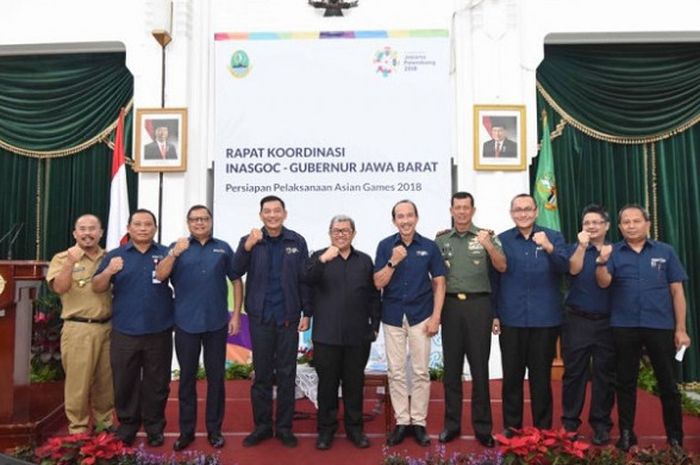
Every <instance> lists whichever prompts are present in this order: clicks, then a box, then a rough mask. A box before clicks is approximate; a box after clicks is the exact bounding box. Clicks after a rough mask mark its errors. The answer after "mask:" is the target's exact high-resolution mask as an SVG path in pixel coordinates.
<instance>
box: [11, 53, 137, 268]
mask: <svg viewBox="0 0 700 465" xmlns="http://www.w3.org/2000/svg"><path fill="white" fill-rule="evenodd" d="M132 95H133V77H132V76H131V73H130V72H129V70H128V69H127V68H126V66H125V54H124V53H123V52H122V53H90V54H67V55H33V56H8V57H0V194H1V195H2V199H3V201H2V206H1V210H0V237H1V236H2V235H3V234H4V233H5V232H6V231H8V230H9V229H10V228H11V227H12V226H13V225H18V224H22V225H23V229H22V231H21V232H20V234H19V235H18V237H17V242H16V243H15V244H14V246H13V247H12V256H13V258H15V259H41V260H48V259H50V258H51V256H52V255H53V254H54V253H56V252H57V251H59V250H62V249H65V248H66V247H68V246H69V245H70V244H71V243H72V242H73V238H72V229H73V222H74V221H75V218H76V217H77V216H79V215H80V214H83V213H88V212H89V213H94V214H96V215H97V216H98V217H100V218H101V219H102V220H103V222H105V223H106V220H107V216H108V212H109V185H110V178H111V164H112V149H111V148H110V147H109V146H108V145H107V143H108V142H109V141H110V140H111V139H112V138H113V137H114V134H113V133H114V131H113V126H114V123H115V122H116V119H117V117H118V115H119V111H120V109H121V108H124V107H129V108H130V101H131V98H132ZM132 121H133V117H132V112H131V111H129V112H128V113H127V115H126V118H125V129H126V131H125V146H126V147H127V148H129V147H131V140H132V130H131V128H132ZM128 152H129V149H127V156H130V153H128ZM127 184H128V190H129V200H130V205H131V206H132V207H134V208H135V206H136V205H137V198H136V195H137V175H136V173H135V172H134V171H133V170H132V169H130V168H128V169H127ZM104 226H105V229H106V226H107V225H106V224H104ZM103 244H104V240H103ZM7 252H8V242H7V241H4V242H3V243H2V244H0V259H2V258H6V257H7Z"/></svg>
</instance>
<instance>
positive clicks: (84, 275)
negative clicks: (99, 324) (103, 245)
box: [46, 249, 112, 319]
mask: <svg viewBox="0 0 700 465" xmlns="http://www.w3.org/2000/svg"><path fill="white" fill-rule="evenodd" d="M104 255H105V251H104V250H102V249H99V252H98V253H97V256H96V257H95V259H94V260H93V259H92V258H90V257H89V256H88V255H87V254H84V255H83V256H82V258H81V259H80V260H79V261H78V262H76V263H75V265H73V276H72V279H73V283H72V285H71V288H70V289H69V290H68V292H65V293H63V294H61V305H62V310H61V318H63V319H66V318H71V317H80V318H95V319H104V318H108V317H109V316H110V315H111V314H112V296H111V295H110V294H109V292H101V293H99V294H98V293H95V292H92V277H93V275H94V274H95V270H97V266H98V265H99V264H100V260H102V257H104ZM67 259H68V251H63V252H59V253H57V254H56V255H54V256H53V258H52V259H51V263H50V264H49V270H48V272H47V274H46V281H47V282H48V283H49V284H51V282H52V281H53V280H54V279H56V276H58V274H59V273H60V272H61V269H63V265H64V264H65V263H66V260H67Z"/></svg>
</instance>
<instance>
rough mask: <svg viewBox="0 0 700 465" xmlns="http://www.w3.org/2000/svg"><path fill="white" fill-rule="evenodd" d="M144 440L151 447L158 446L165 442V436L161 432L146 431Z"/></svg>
mask: <svg viewBox="0 0 700 465" xmlns="http://www.w3.org/2000/svg"><path fill="white" fill-rule="evenodd" d="M146 442H147V443H148V445H149V446H151V447H160V446H162V445H163V443H164V442H165V436H163V433H148V437H147V439H146Z"/></svg>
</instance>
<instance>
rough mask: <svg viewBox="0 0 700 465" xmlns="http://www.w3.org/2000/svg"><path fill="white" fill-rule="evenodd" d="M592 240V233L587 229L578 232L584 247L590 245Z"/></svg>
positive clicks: (579, 241) (580, 242) (579, 240)
mask: <svg viewBox="0 0 700 465" xmlns="http://www.w3.org/2000/svg"><path fill="white" fill-rule="evenodd" d="M590 242H591V235H590V233H588V232H586V231H581V232H580V233H578V243H579V244H581V245H582V246H583V247H584V248H586V247H588V244H589V243H590Z"/></svg>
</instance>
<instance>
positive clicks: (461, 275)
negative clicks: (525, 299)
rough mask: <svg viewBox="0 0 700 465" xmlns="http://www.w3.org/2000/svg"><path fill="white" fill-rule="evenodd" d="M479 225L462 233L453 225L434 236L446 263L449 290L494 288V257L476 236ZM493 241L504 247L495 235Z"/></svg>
mask: <svg viewBox="0 0 700 465" xmlns="http://www.w3.org/2000/svg"><path fill="white" fill-rule="evenodd" d="M480 229H481V228H478V227H476V226H474V225H473V224H472V225H471V226H470V227H469V230H468V231H466V232H465V233H463V234H460V233H459V232H457V230H456V229H454V228H452V229H451V230H450V231H449V232H447V233H445V234H441V235H440V236H438V237H437V238H436V239H435V242H436V243H437V245H438V248H439V249H440V252H441V253H442V258H443V260H444V261H445V265H446V266H447V292H448V293H457V292H491V282H490V280H489V268H490V266H491V258H490V257H489V254H488V252H487V251H486V249H484V247H483V246H482V245H481V244H480V243H479V241H478V240H477V239H476V236H477V235H478V234H479V230H480ZM491 242H492V243H493V245H494V247H496V248H497V249H498V250H499V251H500V250H501V242H500V241H499V240H498V238H497V237H492V238H491Z"/></svg>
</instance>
